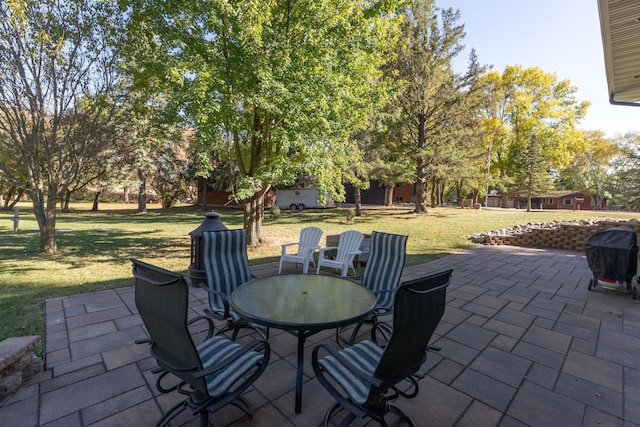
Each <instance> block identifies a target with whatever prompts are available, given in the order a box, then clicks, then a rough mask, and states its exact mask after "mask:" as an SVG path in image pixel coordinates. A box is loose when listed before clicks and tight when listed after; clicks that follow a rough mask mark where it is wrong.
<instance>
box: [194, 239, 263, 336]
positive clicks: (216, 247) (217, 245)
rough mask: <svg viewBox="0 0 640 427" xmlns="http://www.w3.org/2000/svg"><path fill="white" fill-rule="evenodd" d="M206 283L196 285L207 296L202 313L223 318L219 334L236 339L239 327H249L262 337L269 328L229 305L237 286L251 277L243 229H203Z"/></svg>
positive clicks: (219, 318) (214, 317)
mask: <svg viewBox="0 0 640 427" xmlns="http://www.w3.org/2000/svg"><path fill="white" fill-rule="evenodd" d="M202 239H203V248H204V249H203V250H204V270H205V275H206V278H207V281H206V283H200V284H199V285H200V286H201V287H202V288H203V289H205V290H206V291H207V293H208V296H209V308H208V309H205V310H204V312H205V314H207V316H210V317H211V318H213V319H216V320H223V321H226V323H227V324H226V326H225V327H224V328H222V329H221V330H220V331H218V333H219V334H222V333H225V332H228V331H232V335H231V340H232V341H235V340H236V338H237V336H238V332H239V331H240V329H241V328H251V329H252V330H254V331H255V332H257V333H258V334H259V335H260V336H261V337H262V338H263V339H268V337H269V330H268V329H266V330H263V329H262V328H259V327H257V326H256V325H253V324H251V323H250V322H248V321H247V320H245V319H242V318H241V317H240V316H239V315H238V314H237V313H236V312H235V311H233V309H232V308H231V307H230V305H229V298H230V297H231V294H232V293H233V291H234V290H235V289H236V288H237V287H238V286H240V285H242V284H244V283H246V282H248V281H249V280H251V279H252V278H253V276H252V274H251V270H250V268H249V258H248V257H247V233H246V231H245V230H244V229H242V228H241V229H236V230H221V231H205V232H203V233H202Z"/></svg>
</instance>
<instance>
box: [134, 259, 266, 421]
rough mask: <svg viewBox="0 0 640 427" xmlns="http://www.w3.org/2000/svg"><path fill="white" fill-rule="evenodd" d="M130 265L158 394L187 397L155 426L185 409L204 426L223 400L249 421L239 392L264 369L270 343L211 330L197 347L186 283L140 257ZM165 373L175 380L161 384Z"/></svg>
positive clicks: (248, 407)
mask: <svg viewBox="0 0 640 427" xmlns="http://www.w3.org/2000/svg"><path fill="white" fill-rule="evenodd" d="M132 263H133V275H134V277H135V302H136V307H137V308H138V312H139V313H140V317H141V318H142V321H143V322H144V325H145V327H146V328H147V332H148V333H149V339H148V340H143V341H142V342H148V343H149V344H150V346H151V355H152V356H153V357H154V358H155V359H156V362H157V363H158V366H159V368H156V369H154V370H153V372H154V373H156V374H159V377H158V378H157V381H156V387H157V388H158V390H159V391H160V392H162V393H169V392H173V391H175V390H177V391H178V392H179V393H181V394H183V395H185V396H186V399H185V400H184V401H182V402H180V403H178V404H177V405H175V406H174V407H173V408H171V409H169V410H168V411H167V412H165V413H164V414H163V416H162V417H161V418H160V420H159V421H158V423H157V425H158V426H164V425H166V424H167V423H169V422H170V421H171V420H172V419H173V418H174V417H176V416H177V415H178V414H180V413H181V412H183V411H184V410H185V409H187V408H189V409H191V411H192V412H193V415H194V416H199V417H200V426H201V427H204V426H207V425H208V415H209V412H214V411H217V410H218V409H220V408H222V407H223V406H225V405H227V404H232V405H234V406H236V407H238V408H240V409H241V410H242V411H243V412H245V413H246V414H247V415H249V416H250V417H251V424H252V425H253V409H252V407H251V405H250V404H249V402H248V401H247V400H246V399H244V398H243V397H242V396H241V395H242V393H243V392H244V391H245V390H246V389H247V388H248V387H249V386H250V385H251V384H252V383H253V382H254V381H255V380H256V379H258V377H259V376H260V375H261V374H262V372H263V371H264V370H265V368H266V367H267V363H268V361H269V356H270V348H269V344H268V343H267V342H266V341H258V340H255V341H252V342H251V343H248V344H246V345H244V346H241V345H239V344H237V343H235V342H233V341H231V340H229V339H227V338H225V337H224V336H221V335H215V336H214V335H213V334H212V331H210V332H209V334H208V338H207V339H205V340H204V341H203V342H202V343H201V344H198V345H196V344H195V343H194V340H193V337H192V335H191V333H190V332H189V324H190V323H191V322H189V321H187V310H188V303H189V285H188V284H187V281H186V279H185V278H184V276H183V275H181V274H178V273H174V272H171V271H168V270H165V269H162V268H159V267H156V266H153V265H151V264H147V263H145V262H142V261H138V260H132ZM207 320H209V325H210V327H213V322H211V321H210V319H207ZM169 374H173V375H175V376H176V377H178V379H179V383H178V384H176V385H172V386H168V387H167V386H165V385H163V384H162V382H163V380H164V379H167V382H169V381H171V380H170V379H169V378H167V376H169ZM171 382H172V383H175V381H171Z"/></svg>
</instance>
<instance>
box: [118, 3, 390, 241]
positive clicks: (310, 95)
mask: <svg viewBox="0 0 640 427" xmlns="http://www.w3.org/2000/svg"><path fill="white" fill-rule="evenodd" d="M397 4H398V2H395V1H388V2H382V3H380V2H375V3H369V2H365V3H362V2H360V1H356V0H348V1H342V0H330V1H322V2H318V1H314V0H303V1H299V2H295V3H292V2H289V1H273V2H265V1H261V0H251V1H238V0H233V1H222V0H201V1H176V2H164V1H159V0H152V1H134V2H133V3H132V17H133V25H132V27H131V29H130V34H131V37H132V42H133V43H135V44H136V45H138V44H141V43H142V44H143V46H141V48H140V49H136V50H135V51H134V50H132V51H131V53H132V55H133V54H135V55H136V56H138V57H139V56H140V54H141V53H142V55H143V58H142V59H138V60H137V61H138V62H139V63H140V64H144V66H141V67H140V68H139V69H138V70H137V72H136V74H135V76H136V84H137V85H140V86H143V85H144V82H145V81H147V79H148V81H149V84H148V86H147V88H146V90H147V91H150V92H151V91H157V90H158V89H160V90H161V92H162V93H164V94H166V97H167V100H168V102H167V107H168V108H169V109H171V110H172V111H173V112H174V117H175V118H176V119H178V118H179V119H183V120H185V121H186V122H187V123H191V124H193V125H194V126H195V127H196V128H197V129H198V133H199V138H200V140H201V141H202V142H204V143H205V144H201V145H199V146H198V149H201V150H204V151H205V153H203V154H201V155H199V158H200V160H203V159H206V157H207V155H208V153H215V156H216V158H217V160H219V161H220V162H222V163H223V164H227V162H230V164H231V167H230V168H229V169H228V172H229V175H230V174H231V173H235V174H236V175H237V176H238V177H239V179H240V182H239V185H238V188H239V192H238V194H237V198H238V199H239V200H240V201H241V202H242V203H243V204H245V205H246V206H250V207H251V209H254V205H253V202H254V201H256V200H257V199H259V198H260V197H261V196H262V195H263V194H264V193H265V192H266V191H267V190H268V189H269V187H270V186H271V185H273V184H275V183H277V184H279V185H288V184H292V183H293V182H294V181H295V179H296V177H297V176H298V175H300V174H306V175H311V176H314V177H315V178H316V184H317V186H318V187H319V188H320V189H321V191H323V192H327V193H328V194H329V195H330V196H332V197H333V198H334V199H336V200H340V197H341V194H340V189H339V187H340V185H341V180H342V172H343V171H344V170H347V169H348V166H349V165H351V164H354V161H353V160H354V159H357V156H358V155H359V154H358V150H357V148H356V147H355V146H354V144H353V142H352V141H351V140H350V138H349V136H350V134H351V133H352V132H353V131H354V130H358V129H360V128H362V126H363V125H364V124H365V123H366V122H367V119H368V117H369V116H370V115H371V114H372V112H373V111H375V109H376V108H377V107H379V106H380V105H381V104H382V103H384V102H385V100H386V99H385V97H384V96H383V95H384V93H385V92H384V90H383V89H384V80H383V79H381V73H380V71H379V69H378V67H379V66H380V65H381V64H382V63H383V61H384V60H386V58H387V57H388V54H389V50H390V47H391V46H392V45H393V42H394V41H395V40H396V33H397V32H396V28H397V21H398V20H399V18H398V17H397V15H396V14H393V13H390V12H394V11H395V8H396V7H397ZM145 34H148V35H145ZM134 35H135V36H140V37H136V38H135V40H134V39H133V37H134ZM151 35H153V36H151ZM203 163H204V162H202V161H201V162H200V163H199V164H201V165H202V164H203ZM211 171H212V168H206V167H205V168H204V169H202V170H201V171H199V174H201V175H203V176H208V175H209V173H210V172H211ZM255 207H256V208H257V206H255ZM247 218H248V220H249V221H250V222H251V223H248V224H245V228H247V231H248V232H249V235H248V239H249V242H250V244H256V243H258V241H259V240H260V238H261V236H257V235H255V234H256V233H258V232H259V226H258V227H257V226H256V223H259V221H260V220H261V215H257V214H250V215H247Z"/></svg>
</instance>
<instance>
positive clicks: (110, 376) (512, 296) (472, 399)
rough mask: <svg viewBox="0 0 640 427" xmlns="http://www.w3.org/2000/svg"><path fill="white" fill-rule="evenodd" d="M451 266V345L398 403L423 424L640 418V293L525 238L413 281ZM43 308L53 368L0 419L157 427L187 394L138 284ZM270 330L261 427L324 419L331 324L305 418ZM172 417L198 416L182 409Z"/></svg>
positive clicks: (197, 307) (284, 344) (439, 335)
mask: <svg viewBox="0 0 640 427" xmlns="http://www.w3.org/2000/svg"><path fill="white" fill-rule="evenodd" d="M287 267H289V268H288V270H287V271H283V272H292V271H297V270H296V269H295V268H293V267H292V265H287ZM446 268H453V269H454V273H453V277H452V284H451V286H450V287H449V290H448V298H447V300H448V302H447V309H446V312H445V314H444V317H443V319H442V322H441V323H440V326H439V328H438V330H437V332H436V337H435V338H434V340H432V343H433V344H436V345H438V346H439V347H442V350H441V351H440V352H431V353H430V354H429V358H428V361H427V363H426V364H425V365H424V366H423V372H426V373H427V376H426V377H425V378H424V379H423V380H421V382H420V387H421V389H420V393H419V395H418V396H417V397H416V398H415V399H413V400H400V401H399V406H401V407H402V408H405V409H406V411H407V412H408V413H409V414H410V415H411V416H412V417H413V419H414V421H415V422H416V424H417V425H418V426H427V425H430V426H454V425H456V426H467V425H472V426H474V427H478V426H521V425H534V426H538V425H545V426H579V425H582V426H596V425H606V426H635V425H638V426H640V299H638V300H633V299H632V298H631V296H630V295H628V294H623V293H620V292H616V291H606V290H603V289H602V288H595V289H594V290H592V291H588V290H587V284H588V281H589V279H590V278H591V272H590V270H589V269H588V266H587V262H586V258H585V256H584V254H582V253H580V252H571V251H561V250H544V249H531V248H522V247H515V246H483V247H478V248H475V249H473V250H471V251H467V252H464V253H460V254H455V255H450V256H447V257H445V258H441V259H439V260H437V261H434V262H430V263H427V264H422V265H416V266H411V267H407V268H405V270H404V274H403V280H408V279H412V278H417V277H419V276H421V275H423V274H426V273H429V272H434V271H438V270H442V269H446ZM277 269H278V265H277V263H274V264H268V265H262V266H257V267H254V268H253V269H252V270H253V273H254V274H255V275H256V276H263V275H269V274H275V273H276V272H277ZM204 305H205V294H204V292H203V291H201V290H199V289H192V304H191V307H192V309H193V310H194V314H195V313H199V312H201V310H202V309H203V308H204ZM46 318H47V336H46V343H47V355H46V371H45V372H44V373H42V374H40V375H39V376H37V377H36V378H34V379H32V380H31V381H30V382H29V383H27V384H26V385H24V386H23V387H22V388H21V389H20V390H19V391H18V392H17V393H16V394H14V395H13V396H10V397H9V398H8V399H7V400H5V401H3V402H0V425H2V426H5V427H11V426H26V427H30V426H65V427H73V426H116V425H117V426H153V425H155V422H156V421H157V420H158V418H159V417H160V414H161V412H162V410H163V409H167V408H168V407H170V406H171V405H172V403H173V402H175V401H176V399H177V393H174V394H171V395H160V394H159V393H158V392H157V391H156V389H155V378H154V375H153V374H152V373H151V372H150V370H151V369H152V368H153V367H154V366H155V362H154V361H153V360H152V359H151V358H150V357H149V353H148V347H147V346H145V345H136V344H134V341H135V340H137V339H140V338H144V337H146V334H145V332H144V329H143V328H142V326H141V320H140V318H139V316H138V315H137V314H136V310H135V305H134V302H133V288H132V287H128V288H121V289H117V290H109V291H103V292H98V293H92V294H79V295H73V296H69V297H64V298H56V299H51V300H48V301H47V302H46ZM271 333H272V339H271V349H272V355H271V360H270V362H269V367H268V368H267V370H266V371H265V373H264V375H263V376H262V377H260V378H259V379H258V381H257V382H256V383H255V385H254V387H253V388H252V389H251V391H250V392H249V393H247V394H246V397H247V398H248V400H249V401H250V402H251V403H252V405H253V406H254V408H255V410H256V420H255V421H256V422H255V425H256V426H258V427H260V426H303V427H308V426H314V427H315V426H319V425H321V423H322V421H323V417H324V413H325V410H326V409H327V408H328V407H329V406H330V405H331V403H332V400H331V397H330V395H329V394H328V393H327V392H326V391H325V390H324V389H323V388H322V387H321V386H320V385H319V383H318V382H317V381H316V380H315V379H314V378H313V371H312V369H311V366H310V364H309V363H308V362H309V360H310V353H311V352H310V349H311V347H313V346H314V345H315V344H317V343H318V342H319V341H320V340H327V341H331V342H333V331H326V332H325V333H321V334H317V335H314V336H313V337H311V338H310V339H309V340H308V347H309V348H308V350H309V351H308V352H307V353H306V354H305V362H307V363H306V366H305V375H306V381H305V384H304V389H303V408H302V413H301V414H295V413H294V404H293V403H294V396H293V392H294V382H295V381H294V380H295V354H296V340H295V338H294V337H293V336H292V335H289V334H287V333H284V332H281V331H278V330H274V329H272V331H271ZM161 408H162V409H161ZM240 416H241V413H240V412H239V411H238V410H237V409H234V408H225V409H224V410H222V411H220V412H218V413H215V414H213V415H211V416H210V417H209V421H210V425H213V426H229V425H232V426H243V425H247V424H248V423H247V419H246V418H240ZM180 423H182V424H180ZM174 424H175V425H188V426H192V425H193V426H195V425H197V419H193V418H191V417H190V416H189V415H188V414H187V413H184V414H183V416H181V417H180V419H179V422H178V423H174ZM354 425H362V423H360V424H358V423H354Z"/></svg>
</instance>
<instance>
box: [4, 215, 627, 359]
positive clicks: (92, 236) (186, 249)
mask: <svg viewBox="0 0 640 427" xmlns="http://www.w3.org/2000/svg"><path fill="white" fill-rule="evenodd" d="M20 207H21V216H20V231H19V233H13V224H12V222H11V221H10V220H9V218H10V217H11V216H12V214H13V213H12V212H11V211H1V212H0V260H1V261H0V341H2V340H3V339H5V338H7V337H11V336H24V335H40V336H42V337H43V338H44V332H45V330H44V324H45V322H44V313H43V303H44V301H45V300H46V299H47V298H52V297H57V296H64V295H72V294H77V293H82V292H92V291H97V290H102V289H111V288H117V287H122V286H130V285H131V284H132V277H131V264H130V262H129V259H130V258H140V259H142V260H145V261H148V262H151V263H154V264H157V265H159V266H162V267H165V268H169V269H172V270H176V271H182V272H185V273H186V272H188V267H189V263H190V236H189V232H190V231H192V230H194V229H195V228H196V227H198V225H200V223H201V222H202V220H203V219H204V217H203V212H202V210H201V208H199V207H193V206H180V207H176V208H171V209H160V208H159V207H157V206H153V205H152V206H151V208H150V210H149V213H147V214H136V213H135V210H134V209H132V208H131V205H124V204H102V205H101V211H99V212H90V204H85V203H76V204H73V205H72V206H71V208H72V212H71V213H67V214H58V217H57V226H56V228H57V243H58V250H59V252H58V254H56V255H51V256H47V255H40V254H38V248H39V232H38V229H37V223H36V221H35V217H34V216H33V214H32V213H31V212H30V206H29V205H27V204H24V205H22V206H20ZM217 211H218V212H219V213H220V214H221V219H222V221H223V223H224V224H225V225H226V226H227V227H228V228H240V227H242V213H241V212H240V211H239V210H217ZM346 214H347V209H340V208H338V209H328V210H304V211H286V210H283V211H282V215H281V217H280V219H278V220H277V221H273V220H271V218H270V217H269V215H268V213H266V214H265V221H264V225H263V232H264V234H265V236H266V238H267V239H268V240H269V243H268V244H265V245H263V246H260V247H257V248H249V250H248V253H249V259H250V262H251V264H252V265H255V264H261V263H267V262H273V261H277V260H278V259H279V255H280V244H282V243H286V242H292V241H296V239H297V237H298V234H299V231H300V229H301V228H303V227H305V226H308V225H317V226H319V227H320V228H322V229H323V230H324V233H325V234H324V235H325V236H326V235H328V234H337V233H340V232H342V231H344V230H348V229H356V230H359V231H361V232H363V233H370V232H371V231H373V230H378V231H385V232H390V233H398V234H406V235H408V236H409V239H408V243H407V265H414V264H418V263H423V262H427V261H429V260H433V259H436V258H438V257H442V256H445V255H448V254H451V253H454V252H457V251H461V250H464V249H468V248H471V247H473V246H475V244H473V243H472V242H471V241H470V239H469V237H470V236H471V235H473V234H476V233H480V232H485V231H491V230H495V229H500V228H505V227H511V226H514V225H518V224H526V223H529V222H532V223H536V222H546V221H552V220H570V219H604V218H609V219H613V218H616V219H629V218H636V217H637V216H638V214H637V213H612V212H593V211H576V212H573V211H536V212H530V213H527V212H525V211H523V210H493V209H482V210H472V209H460V208H435V209H431V210H430V211H429V213H427V214H426V215H415V214H413V213H411V206H404V207H395V208H376V209H365V210H364V214H363V216H361V217H357V218H355V219H354V220H352V221H347V219H346V218H347V215H346ZM321 243H324V239H323V240H322V241H321ZM41 351H42V349H39V352H41Z"/></svg>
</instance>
